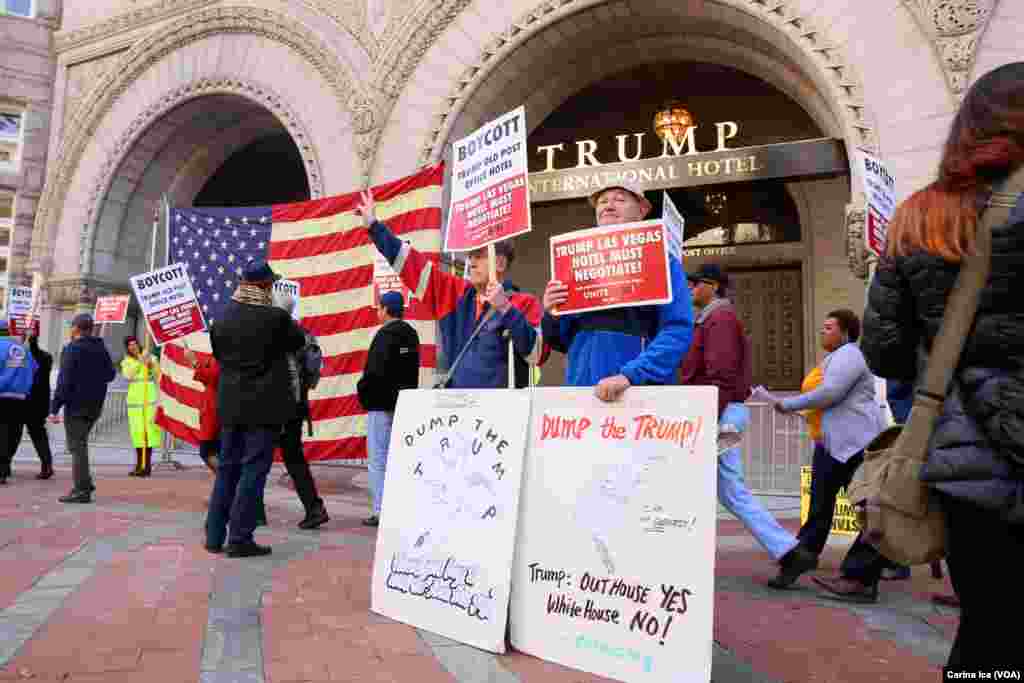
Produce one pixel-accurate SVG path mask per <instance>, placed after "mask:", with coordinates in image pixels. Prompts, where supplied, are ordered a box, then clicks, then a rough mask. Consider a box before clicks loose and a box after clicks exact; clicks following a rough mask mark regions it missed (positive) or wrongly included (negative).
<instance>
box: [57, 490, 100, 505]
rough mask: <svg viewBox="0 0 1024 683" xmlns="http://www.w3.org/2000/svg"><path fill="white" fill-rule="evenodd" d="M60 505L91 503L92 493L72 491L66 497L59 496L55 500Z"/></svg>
mask: <svg viewBox="0 0 1024 683" xmlns="http://www.w3.org/2000/svg"><path fill="white" fill-rule="evenodd" d="M57 500H58V501H60V502H61V503H91V502H92V492H91V491H72V492H71V493H69V494H68V495H66V496H61V497H60V498H58V499H57Z"/></svg>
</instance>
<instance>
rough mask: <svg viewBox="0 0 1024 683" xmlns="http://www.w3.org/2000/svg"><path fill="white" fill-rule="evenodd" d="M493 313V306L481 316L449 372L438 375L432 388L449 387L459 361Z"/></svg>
mask: <svg viewBox="0 0 1024 683" xmlns="http://www.w3.org/2000/svg"><path fill="white" fill-rule="evenodd" d="M489 306H490V304H488V307H489ZM493 314H494V309H493V308H488V310H487V311H486V312H485V313H484V315H483V316H482V317H481V318H480V322H479V323H477V326H476V329H474V330H473V334H471V335H469V339H467V340H466V343H465V344H463V346H462V350H461V351H459V355H457V356H456V357H455V361H454V362H453V363H452V365H451V367H450V368H448V372H446V373H444V374H443V375H441V376H440V377H438V378H437V381H436V382H434V386H432V387H431V389H447V388H448V383H449V382H451V381H452V377H454V376H455V368H457V367H459V361H461V360H462V357H463V356H465V355H466V351H468V350H469V345H470V344H472V343H473V340H474V339H476V336H477V335H478V334H480V330H482V329H483V328H484V325H485V324H486V323H487V321H488V320H490V318H491V316H492V315H493Z"/></svg>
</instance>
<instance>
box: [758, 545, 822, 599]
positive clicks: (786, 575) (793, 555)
mask: <svg viewBox="0 0 1024 683" xmlns="http://www.w3.org/2000/svg"><path fill="white" fill-rule="evenodd" d="M817 568H818V556H817V555H815V554H814V553H812V552H811V551H810V550H808V549H807V548H805V547H803V546H802V545H799V544H797V546H796V547H795V548H793V549H792V550H790V551H789V552H788V553H786V554H785V555H783V556H782V558H781V559H780V560H779V574H778V576H776V577H775V578H774V579H772V580H771V581H769V582H768V587H769V588H777V589H779V590H784V589H786V588H789V587H790V586H792V585H793V584H794V583H796V580H797V579H799V578H800V575H801V574H803V573H804V572H809V571H811V570H813V569H817Z"/></svg>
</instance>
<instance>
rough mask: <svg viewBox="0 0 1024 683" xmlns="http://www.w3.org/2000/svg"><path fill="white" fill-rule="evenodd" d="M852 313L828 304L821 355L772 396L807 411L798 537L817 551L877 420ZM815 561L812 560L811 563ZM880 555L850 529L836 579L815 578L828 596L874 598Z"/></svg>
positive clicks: (790, 570)
mask: <svg viewBox="0 0 1024 683" xmlns="http://www.w3.org/2000/svg"><path fill="white" fill-rule="evenodd" d="M859 336H860V319H859V318H858V317H857V315H856V314H855V313H854V312H853V311H848V310H838V311H832V312H831V313H829V314H828V316H826V318H825V321H824V323H823V324H822V326H821V348H822V349H823V350H824V351H825V358H824V360H822V362H821V364H820V365H818V366H817V367H815V368H814V369H813V370H811V372H810V373H809V374H808V375H807V377H806V378H805V379H804V382H803V386H802V387H801V389H802V392H803V393H801V394H800V395H799V396H794V397H792V398H787V399H783V400H782V401H779V402H778V403H776V404H775V408H776V410H779V411H780V412H783V413H791V412H795V411H807V412H806V415H805V416H806V418H807V425H808V431H809V432H810V436H811V439H812V440H813V441H814V459H813V461H812V469H811V506H810V511H809V513H808V515H807V521H806V522H804V524H803V526H802V527H800V532H799V533H798V534H797V539H798V540H799V541H800V545H802V546H803V547H804V548H806V549H807V550H808V551H810V552H811V553H812V554H813V555H814V556H815V557H817V556H819V555H821V551H822V550H823V549H824V548H825V542H826V541H827V540H828V534H829V531H830V530H831V529H832V516H833V513H834V512H835V507H836V496H838V494H839V489H841V488H844V487H846V486H848V485H849V483H850V479H851V477H853V473H854V472H855V471H856V470H857V468H858V467H859V466H860V464H861V462H863V460H864V447H865V446H867V445H868V444H869V443H871V440H872V439H874V438H875V437H876V436H878V434H879V433H880V432H881V431H882V429H883V428H884V427H885V423H884V421H883V418H882V411H881V408H880V407H879V405H878V402H877V401H876V400H875V378H874V376H873V375H872V374H871V371H870V370H868V366H867V364H866V363H865V361H864V356H863V355H862V354H861V351H860V349H859V348H858V347H857V343H856V342H857V338H858V337H859ZM816 565H817V562H815V563H814V566H816ZM885 566H886V562H885V559H884V558H883V557H882V556H881V555H879V554H878V551H876V550H875V549H874V548H873V547H871V546H870V545H868V544H867V543H865V542H864V541H863V540H861V538H860V537H859V536H858V537H857V540H856V541H855V542H854V544H853V546H852V547H851V548H850V551H849V552H848V553H847V556H846V559H845V560H843V574H842V576H841V577H840V578H838V579H833V580H826V579H815V581H816V583H819V584H820V585H821V586H822V587H823V588H825V589H826V590H827V591H828V592H829V593H830V594H831V595H832V597H836V598H838V599H841V600H847V601H851V602H875V601H876V600H877V599H878V581H879V579H880V578H881V574H882V569H883V568H884V567H885ZM813 568H814V567H809V566H808V565H806V564H786V563H783V564H782V566H781V567H780V569H779V574H778V576H776V577H775V579H773V580H772V581H771V582H770V583H769V585H770V586H771V587H773V588H788V587H789V586H791V585H793V583H794V582H795V581H796V580H797V579H798V578H800V575H801V574H802V573H803V572H805V571H807V570H808V569H813Z"/></svg>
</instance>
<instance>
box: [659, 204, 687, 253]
mask: <svg viewBox="0 0 1024 683" xmlns="http://www.w3.org/2000/svg"><path fill="white" fill-rule="evenodd" d="M661 196H662V203H661V206H662V209H661V220H662V222H663V223H664V224H665V232H666V233H667V235H668V253H669V254H670V255H671V256H675V257H676V258H677V259H679V263H682V262H683V233H684V231H685V227H686V221H685V219H684V218H683V214H681V213H679V209H677V208H676V205H675V204H674V203H673V202H672V198H671V197H669V196H668V192H663V193H662V194H661Z"/></svg>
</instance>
